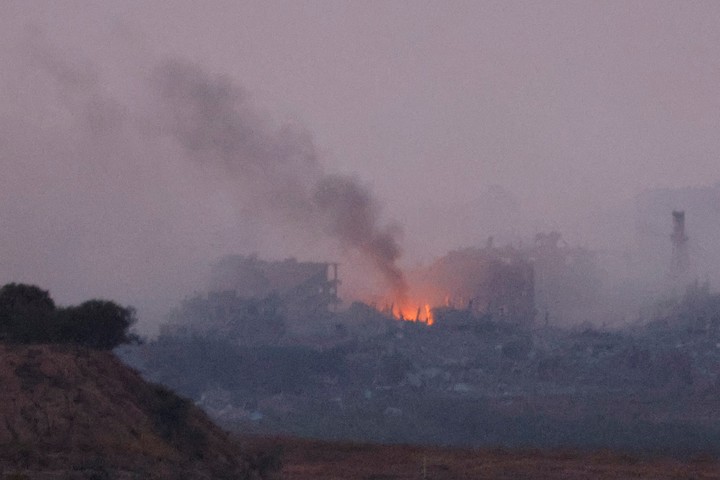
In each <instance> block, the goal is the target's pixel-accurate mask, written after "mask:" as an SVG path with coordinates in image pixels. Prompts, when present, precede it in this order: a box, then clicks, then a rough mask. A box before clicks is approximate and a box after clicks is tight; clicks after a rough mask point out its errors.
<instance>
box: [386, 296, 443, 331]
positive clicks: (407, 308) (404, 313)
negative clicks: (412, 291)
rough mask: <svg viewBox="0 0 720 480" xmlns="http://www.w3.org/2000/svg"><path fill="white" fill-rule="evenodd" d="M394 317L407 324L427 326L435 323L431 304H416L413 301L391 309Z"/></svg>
mask: <svg viewBox="0 0 720 480" xmlns="http://www.w3.org/2000/svg"><path fill="white" fill-rule="evenodd" d="M390 312H391V314H392V316H393V317H395V318H396V319H398V320H402V321H405V322H419V323H424V324H426V325H428V326H429V325H432V324H433V323H435V320H434V318H433V312H432V308H431V307H430V304H428V303H425V304H422V303H419V302H418V303H414V302H412V301H403V302H400V303H398V304H396V305H395V304H394V305H392V306H391V307H390Z"/></svg>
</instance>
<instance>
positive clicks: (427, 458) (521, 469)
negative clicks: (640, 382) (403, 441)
mask: <svg viewBox="0 0 720 480" xmlns="http://www.w3.org/2000/svg"><path fill="white" fill-rule="evenodd" d="M246 442H247V443H253V444H254V445H256V447H257V448H263V449H264V450H266V451H271V450H272V449H273V448H276V449H277V448H280V449H281V450H282V452H283V453H282V459H283V469H282V474H283V478H285V479H287V480H310V479H312V480H331V479H332V480H335V479H337V480H340V479H343V480H411V479H412V480H415V479H418V480H419V479H428V480H450V479H453V480H455V479H458V480H459V479H468V480H470V479H472V480H480V479H493V480H495V479H512V480H519V479H626V478H627V479H657V480H661V479H684V480H687V479H697V480H700V479H710V478H713V479H715V478H720V463H718V462H717V461H716V460H711V459H709V458H695V459H692V460H688V461H678V460H672V459H665V458H642V457H632V456H627V455H620V454H614V453H607V452H598V453H576V452H554V451H536V450H533V451H506V450H470V449H443V448H433V447H417V446H401V445H392V446H382V445H369V444H356V443H333V442H323V441H314V440H299V439H289V438H276V439H248V440H246Z"/></svg>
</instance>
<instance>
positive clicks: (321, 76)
mask: <svg viewBox="0 0 720 480" xmlns="http://www.w3.org/2000/svg"><path fill="white" fill-rule="evenodd" d="M718 22H720V7H719V6H717V5H716V4H715V3H703V2H697V3H691V4H688V3H686V2H672V1H658V2H652V3H644V2H628V3H624V4H614V3H589V4H577V3H575V2H552V3H550V4H542V5H540V4H537V5H536V4H533V3H530V2H527V3H526V2H500V3H495V2H464V1H457V2H452V3H451V4H442V3H437V2H407V3H406V2H391V3H385V2H377V3H350V2H348V3H338V2H334V1H309V2H281V1H278V2H247V3H244V2H230V1H216V2H208V3H204V4H203V5H200V4H197V3H196V2H185V1H179V2H156V3H153V4H152V5H149V4H147V3H146V2H140V1H135V0H128V1H126V2H86V1H81V0H66V1H63V2H43V1H15V0H8V1H6V2H4V4H3V16H2V18H0V105H1V106H0V139H1V142H0V161H1V162H2V166H3V173H2V176H0V279H1V280H2V281H5V282H7V281H26V282H31V283H37V284H39V285H41V286H43V287H44V288H48V289H50V290H51V293H52V294H53V296H54V297H55V298H57V299H58V300H59V301H60V302H61V303H76V302H78V301H80V300H83V299H86V298H88V297H92V296H104V297H110V298H114V299H117V300H118V301H121V302H125V303H132V304H135V305H137V306H138V307H140V310H141V316H143V315H142V314H143V313H144V312H145V313H146V315H145V318H149V317H151V316H152V312H158V315H159V314H160V313H161V312H162V311H163V308H164V307H166V306H169V305H172V304H173V303H174V302H176V301H177V299H178V298H181V297H182V296H183V295H185V294H187V293H189V292H192V291H193V290H195V289H200V288H202V287H203V286H204V280H205V275H206V274H207V271H208V269H209V266H210V264H211V263H212V262H213V261H214V260H215V259H216V258H218V257H220V256H222V255H225V254H228V253H243V254H250V253H253V252H257V253H258V254H260V255H262V256H266V257H269V258H283V257H286V256H296V257H298V258H300V259H317V260H336V259H337V260H340V261H341V262H343V264H344V265H345V266H343V267H342V270H341V276H342V278H343V281H344V287H345V288H346V289H345V291H343V292H341V294H342V296H344V297H348V296H351V295H349V294H350V292H354V288H355V287H354V286H353V285H363V286H367V285H369V287H368V288H369V289H371V290H372V289H374V290H375V291H378V290H380V291H383V290H384V289H386V288H388V287H390V288H393V289H394V290H396V291H397V292H398V293H401V292H402V291H403V289H404V288H405V287H404V280H403V278H402V274H401V272H402V268H405V267H407V266H413V265H415V264H417V263H428V262H430V261H432V259H433V258H435V257H437V256H439V255H442V254H444V253H445V252H447V251H448V250H449V249H453V248H458V247H463V246H468V245H477V244H478V243H482V242H484V241H485V239H486V238H487V237H488V236H490V235H495V236H496V242H497V243H502V242H505V241H512V242H517V241H519V240H526V239H528V238H532V236H533V235H534V234H535V233H537V232H540V231H550V230H558V231H560V232H562V234H563V237H564V238H565V239H566V240H567V241H568V242H569V243H571V244H579V245H583V246H588V247H592V248H601V249H604V250H607V251H613V252H615V251H618V252H625V251H627V250H630V249H634V248H637V247H638V245H639V246H642V245H643V241H642V239H641V240H638V238H637V236H638V235H637V228H638V227H637V224H638V222H639V220H638V219H637V218H636V216H637V214H638V212H637V210H636V208H635V207H636V206H635V200H634V198H635V196H636V195H638V194H639V193H640V192H643V191H648V190H653V189H657V188H660V187H662V188H665V189H669V190H673V189H681V188H687V187H706V188H711V187H710V186H711V185H713V184H715V183H716V182H718V180H720V170H719V169H718V166H717V158H718V156H719V154H720V137H719V136H718V135H717V131H718V127H720V114H718V112H720V109H718V108H717V102H718V98H720V96H718V92H717V78H718V74H720V64H719V63H718V61H717V58H720V52H719V51H718V49H719V48H720V47H718V45H720V41H718V40H720V39H718V32H719V31H720V30H718V28H717V25H718ZM651 197H652V196H651ZM643 198H645V197H643ZM653 198H654V197H653ZM668 198H671V199H672V198H675V197H673V195H668ZM678 198H679V197H678ZM713 198H714V197H713ZM678 202H679V200H678ZM663 208H664V209H666V210H667V212H668V213H667V215H668V216H667V219H668V220H667V221H668V224H667V231H657V232H654V233H653V235H655V236H656V237H657V238H662V239H663V241H664V240H665V239H666V238H667V235H668V234H669V230H670V225H669V212H670V211H671V210H672V209H673V208H678V209H682V208H685V205H684V204H683V205H681V204H680V203H677V202H674V201H668V203H667V205H665V206H663ZM712 210H713V208H709V211H712ZM663 211H664V210H663ZM661 214H662V212H658V215H661ZM660 218H661V219H662V217H660ZM694 218H698V217H693V215H692V213H691V212H689V213H688V230H689V232H690V236H691V238H692V235H693V232H694V231H695V232H698V231H699V230H698V229H696V230H694V231H693V219H694ZM703 218H707V219H708V220H707V221H708V222H712V221H713V220H712V218H713V217H712V215H709V214H708V215H705V216H704V217H703ZM393 219H394V220H396V221H395V222H394V223H393V221H392V220H393ZM640 221H642V219H641V220H640ZM660 221H662V220H660ZM398 225H399V226H398ZM400 226H401V227H402V231H403V232H404V235H402V236H401V235H400ZM705 230H706V231H709V232H710V231H716V229H715V228H713V227H712V226H709V227H707V228H705ZM401 240H402V243H401ZM694 240H697V238H695V239H694ZM401 247H402V248H401ZM702 249H703V252H705V254H706V256H708V257H711V258H713V259H717V258H718V257H720V255H718V253H717V252H718V247H717V245H716V241H715V240H713V239H711V238H710V237H707V240H706V241H705V243H704V244H703V245H702ZM401 253H403V254H404V255H403V256H402V257H401V256H400V254H401ZM655 261H656V262H657V264H656V265H648V264H644V267H646V268H648V270H654V271H661V270H662V269H663V268H665V265H664V264H663V262H667V261H668V260H667V258H659V257H658V258H657V259H656V260H655ZM717 263H718V262H703V265H716V264H717ZM368 264H369V265H370V266H371V268H369V267H368ZM356 267H357V268H356ZM363 268H367V271H365V272H363V271H362V270H363ZM373 272H376V273H377V272H379V273H380V278H381V279H382V280H383V281H381V282H377V281H376V280H377V277H372V276H368V275H366V274H371V273H373ZM707 273H708V272H699V274H700V275H705V274H707ZM710 273H711V278H712V275H715V273H714V272H710ZM356 277H362V280H358V279H357V278H356ZM368 278H370V280H368ZM358 290H359V288H358ZM161 307H162V308H161Z"/></svg>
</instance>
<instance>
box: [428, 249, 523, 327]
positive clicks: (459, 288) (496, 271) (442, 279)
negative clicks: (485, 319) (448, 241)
mask: <svg viewBox="0 0 720 480" xmlns="http://www.w3.org/2000/svg"><path fill="white" fill-rule="evenodd" d="M423 277H424V280H425V282H426V285H425V286H424V287H421V288H423V289H424V290H426V291H428V292H429V295H428V296H427V298H428V299H429V300H432V301H433V304H434V305H436V306H441V305H442V306H444V307H446V308H450V309H457V310H467V311H468V312H469V313H471V314H472V315H474V316H481V315H490V316H492V317H493V318H495V319H497V320H499V321H503V322H508V323H514V324H518V325H529V324H531V323H532V321H533V318H534V316H535V286H534V268H533V265H532V263H531V261H530V259H529V257H528V255H527V254H526V252H524V251H522V250H520V249H517V248H514V247H511V246H507V247H502V248H497V247H494V246H493V245H492V242H491V241H489V242H488V244H487V245H486V246H485V247H483V248H465V249H462V250H456V251H453V252H450V253H448V254H447V255H445V256H444V257H441V258H440V259H438V260H436V261H435V262H434V263H433V264H432V265H431V266H430V267H428V268H427V269H426V270H425V271H424V273H423ZM438 310H442V308H440V309H438ZM441 316H442V315H441ZM439 323H443V322H442V321H440V322H439ZM445 323H447V322H445Z"/></svg>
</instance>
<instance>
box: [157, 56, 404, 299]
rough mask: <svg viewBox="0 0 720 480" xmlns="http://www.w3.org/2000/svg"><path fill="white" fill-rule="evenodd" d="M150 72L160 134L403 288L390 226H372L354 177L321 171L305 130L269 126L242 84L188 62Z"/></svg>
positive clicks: (371, 204)
mask: <svg viewBox="0 0 720 480" xmlns="http://www.w3.org/2000/svg"><path fill="white" fill-rule="evenodd" d="M154 78H155V83H156V85H157V87H159V89H158V91H159V93H160V100H161V104H160V107H161V108H160V111H161V114H162V115H161V118H160V128H161V131H162V132H163V133H166V134H169V135H171V136H173V137H174V138H176V140H177V141H178V142H179V143H180V144H181V145H182V146H183V147H184V149H185V150H186V151H187V152H188V153H189V154H190V155H191V157H192V158H194V159H195V160H197V161H199V162H203V163H204V164H209V165H210V166H212V167H218V168H222V169H224V172H227V175H229V176H231V178H232V179H233V181H235V182H237V186H238V188H241V189H243V191H244V193H245V194H246V195H250V196H251V197H252V199H253V200H254V204H256V205H260V206H262V207H263V208H266V209H271V210H272V211H273V213H275V214H280V215H282V216H283V217H286V218H290V219H292V220H293V221H295V222H297V223H298V224H299V227H309V228H315V227H321V228H323V229H324V231H325V232H326V233H327V234H329V235H331V236H332V237H333V238H335V239H337V240H338V241H339V242H340V244H341V246H342V247H344V248H346V249H351V250H354V251H356V252H359V253H360V254H361V255H363V256H364V257H365V258H367V259H368V260H370V261H371V262H372V264H373V265H374V266H375V267H376V268H377V269H378V271H379V272H380V273H381V274H382V275H383V277H384V278H385V280H386V281H387V282H388V283H389V285H390V286H391V288H392V289H393V290H394V293H395V294H396V295H404V293H405V291H406V286H405V280H404V278H403V275H402V272H401V271H400V269H399V268H398V267H397V265H396V261H397V259H398V258H399V256H400V253H401V249H400V246H399V244H398V240H397V233H398V232H397V229H393V228H390V227H385V226H381V225H379V222H378V207H377V204H376V202H375V200H374V199H373V197H372V195H371V193H370V192H369V191H368V190H367V189H366V188H364V187H363V186H362V185H360V183H359V182H358V181H357V180H356V179H355V178H352V177H348V176H342V175H327V174H325V173H324V172H323V169H322V166H321V165H320V163H319V160H318V155H317V153H316V149H315V146H314V144H313V142H312V140H311V138H310V136H309V135H308V134H307V133H305V132H303V131H298V129H296V128H291V127H283V128H281V129H280V130H279V131H274V130H273V128H272V127H271V126H270V125H268V123H267V122H266V120H265V119H264V118H263V117H262V116H261V115H259V114H258V113H257V112H256V110H255V109H254V108H253V107H252V105H251V104H250V102H249V101H248V98H247V95H246V94H245V92H244V91H243V90H242V89H240V88H238V87H237V86H235V85H234V84H233V83H232V82H231V81H230V80H229V79H227V78H224V77H213V76H210V75H208V74H206V73H205V72H203V71H202V70H200V69H199V68H196V67H194V66H190V65H187V64H183V63H179V62H171V63H167V64H164V65H162V66H161V67H159V68H158V69H157V70H156V72H155V77H154Z"/></svg>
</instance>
